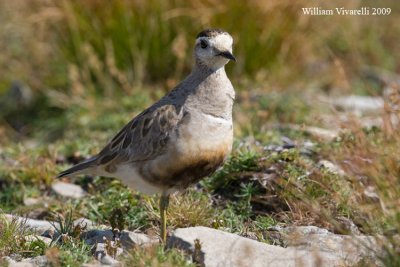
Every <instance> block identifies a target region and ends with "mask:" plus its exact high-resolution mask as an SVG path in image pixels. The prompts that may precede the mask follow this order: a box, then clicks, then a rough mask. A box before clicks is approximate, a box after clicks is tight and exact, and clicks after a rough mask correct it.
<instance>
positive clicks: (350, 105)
mask: <svg viewBox="0 0 400 267" xmlns="http://www.w3.org/2000/svg"><path fill="white" fill-rule="evenodd" d="M332 102H333V104H334V105H335V106H337V107H339V108H341V109H343V110H346V111H355V112H358V113H367V112H380V111H382V110H383V105H384V101H383V98H382V97H373V96H360V95H349V96H343V97H338V98H336V99H334V100H332Z"/></svg>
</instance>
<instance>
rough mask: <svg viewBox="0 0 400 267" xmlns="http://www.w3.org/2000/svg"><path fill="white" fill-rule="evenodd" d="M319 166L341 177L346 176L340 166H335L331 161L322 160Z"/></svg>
mask: <svg viewBox="0 0 400 267" xmlns="http://www.w3.org/2000/svg"><path fill="white" fill-rule="evenodd" d="M318 166H320V167H324V168H326V169H327V170H328V171H330V172H331V173H334V174H337V175H340V176H345V175H346V173H345V172H344V170H343V169H342V168H340V167H339V166H338V165H336V164H334V163H333V162H331V161H329V160H320V161H319V162H318Z"/></svg>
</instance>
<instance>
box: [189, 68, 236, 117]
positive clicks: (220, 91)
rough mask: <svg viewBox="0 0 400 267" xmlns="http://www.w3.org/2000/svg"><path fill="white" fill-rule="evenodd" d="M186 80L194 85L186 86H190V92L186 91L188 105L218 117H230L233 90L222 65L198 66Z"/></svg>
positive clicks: (233, 95)
mask: <svg viewBox="0 0 400 267" xmlns="http://www.w3.org/2000/svg"><path fill="white" fill-rule="evenodd" d="M188 80H190V81H191V84H193V85H194V84H195V85H196V86H190V87H189V86H188V87H187V88H190V89H189V90H190V92H189V91H188V92H187V93H189V95H188V103H187V104H188V106H190V107H192V108H195V109H197V110H200V111H204V112H205V113H211V114H215V115H216V116H219V117H226V118H229V119H230V118H231V112H232V104H233V99H234V97H235V92H234V90H233V87H232V84H231V82H230V80H229V79H228V77H227V75H226V73H225V68H224V67H221V68H219V69H217V70H211V69H205V68H201V67H199V66H198V68H197V69H196V68H195V69H194V70H193V71H192V73H191V74H190V75H189V77H188Z"/></svg>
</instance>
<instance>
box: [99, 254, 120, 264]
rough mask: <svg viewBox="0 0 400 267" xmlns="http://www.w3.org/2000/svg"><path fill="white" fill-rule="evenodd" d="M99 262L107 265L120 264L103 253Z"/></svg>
mask: <svg viewBox="0 0 400 267" xmlns="http://www.w3.org/2000/svg"><path fill="white" fill-rule="evenodd" d="M100 262H101V264H104V265H108V266H121V263H120V262H119V261H117V260H116V259H114V258H113V257H111V256H108V255H105V256H104V257H102V258H101V259H100Z"/></svg>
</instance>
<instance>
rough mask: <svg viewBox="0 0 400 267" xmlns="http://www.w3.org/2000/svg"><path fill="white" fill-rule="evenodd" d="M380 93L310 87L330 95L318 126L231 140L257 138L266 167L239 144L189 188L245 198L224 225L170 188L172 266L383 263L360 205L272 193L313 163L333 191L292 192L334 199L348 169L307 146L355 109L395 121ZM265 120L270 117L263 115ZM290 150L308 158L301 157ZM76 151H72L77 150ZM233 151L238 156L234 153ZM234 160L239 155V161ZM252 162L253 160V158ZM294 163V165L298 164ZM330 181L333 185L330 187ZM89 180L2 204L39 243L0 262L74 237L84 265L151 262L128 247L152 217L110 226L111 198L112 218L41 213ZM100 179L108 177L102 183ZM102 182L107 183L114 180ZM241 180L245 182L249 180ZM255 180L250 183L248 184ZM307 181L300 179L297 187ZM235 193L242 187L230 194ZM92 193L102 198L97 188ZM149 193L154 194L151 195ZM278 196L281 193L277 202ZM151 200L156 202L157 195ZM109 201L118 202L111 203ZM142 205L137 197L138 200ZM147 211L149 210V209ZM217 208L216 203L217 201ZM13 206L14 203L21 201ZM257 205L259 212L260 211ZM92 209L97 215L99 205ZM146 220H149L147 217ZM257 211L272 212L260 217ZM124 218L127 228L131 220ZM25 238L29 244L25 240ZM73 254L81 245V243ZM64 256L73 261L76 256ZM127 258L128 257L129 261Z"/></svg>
mask: <svg viewBox="0 0 400 267" xmlns="http://www.w3.org/2000/svg"><path fill="white" fill-rule="evenodd" d="M390 90H391V89H390V88H389V89H388V88H387V89H386V91H385V94H384V97H388V95H389V94H390V92H389V91H390ZM393 90H394V89H393ZM250 97H251V96H250ZM384 97H370V96H347V97H341V98H334V99H332V98H326V97H317V98H316V99H318V100H315V101H318V103H319V104H322V105H324V104H325V103H329V105H330V106H333V107H335V108H336V114H335V115H334V117H333V116H329V114H328V113H325V114H320V116H321V118H322V121H321V122H320V123H319V125H318V126H312V125H310V126H307V125H298V124H287V125H285V126H284V127H286V128H288V129H290V130H291V131H295V132H296V133H297V132H303V133H306V138H304V136H301V137H299V139H298V140H296V136H297V135H294V136H292V137H290V138H289V137H287V136H284V135H281V136H279V138H280V142H277V143H273V142H272V143H269V144H268V143H267V144H260V143H258V144H257V142H256V143H254V140H253V141H246V140H245V139H244V141H242V144H239V147H240V146H246V145H248V144H249V142H250V143H253V145H252V149H254V148H257V147H258V148H259V149H262V151H264V152H263V153H264V154H262V155H261V156H260V155H258V156H257V157H256V160H257V161H258V162H260V161H261V162H262V164H263V165H262V166H265V167H263V168H261V169H257V167H255V166H257V164H260V163H252V161H251V160H252V159H253V158H252V157H251V156H248V155H247V156H246V157H244V158H241V157H243V155H241V154H239V155H237V156H236V158H235V156H234V157H233V159H231V161H230V162H228V163H227V166H225V167H224V169H222V170H220V171H219V172H217V174H216V175H215V176H213V177H211V178H210V179H208V180H206V182H205V183H204V184H200V185H198V186H196V187H195V188H194V189H193V190H194V191H193V190H192V191H193V192H198V193H196V194H204V193H205V191H204V190H206V189H207V188H212V190H213V193H212V194H211V195H207V196H206V202H205V203H209V200H210V199H211V200H212V202H213V203H214V204H213V205H217V206H218V205H220V206H224V207H225V210H223V211H222V213H224V212H226V211H227V210H229V208H230V207H231V208H232V205H237V206H240V205H243V203H245V204H246V205H250V215H249V217H248V219H246V220H243V221H240V220H239V221H237V218H233V219H232V218H231V219H232V221H231V222H230V223H231V224H232V225H229V219H228V218H230V217H229V216H230V215H224V216H225V217H219V216H216V215H215V214H214V215H210V214H208V215H207V212H208V211H207V209H210V210H211V207H210V206H209V204H204V203H203V202H196V201H198V200H197V199H196V200H195V199H193V197H194V198H197V197H198V196H199V195H194V196H191V195H190V194H191V193H190V194H189V196H188V195H184V196H183V199H179V198H177V199H175V200H174V201H173V203H175V204H173V207H172V209H171V210H172V211H171V210H170V212H171V214H170V215H171V216H172V218H173V227H171V228H170V229H169V238H168V242H167V244H166V245H165V248H162V251H168V250H171V251H176V252H177V253H178V254H179V255H180V256H179V257H181V258H180V262H179V266H191V265H196V266H197V265H199V266H355V265H357V266H364V265H368V266H383V265H384V264H383V262H382V260H381V259H382V257H385V255H386V254H385V253H387V243H388V242H389V241H388V239H387V238H386V237H385V236H384V235H381V234H379V231H378V232H374V231H370V230H368V228H367V227H366V226H365V225H364V224H363V222H362V221H360V220H363V219H362V218H363V217H362V216H365V215H362V216H361V215H359V214H358V211H357V212H354V214H353V213H350V214H352V215H345V214H344V213H343V212H342V214H340V212H338V209H337V207H336V206H337V205H338V204H335V205H334V206H331V205H330V204H326V205H325V204H321V206H319V205H318V204H315V201H314V202H310V201H308V200H304V199H303V200H302V201H304V202H303V204H305V205H310V206H313V208H310V209H309V210H308V211H307V209H308V208H304V207H303V208H299V209H300V210H298V211H294V210H292V207H293V205H294V204H290V203H288V202H287V201H293V203H297V202H302V201H300V200H299V199H298V198H294V199H291V198H284V199H282V198H281V197H282V196H280V195H281V194H283V193H284V192H286V191H287V192H291V193H293V194H297V193H298V192H297V191H293V192H292V191H291V190H293V188H290V187H285V188H283V189H282V191H279V189H278V188H280V187H281V186H282V181H281V180H280V179H282V178H281V177H282V176H283V177H284V176H285V175H287V174H285V172H288V171H293V170H295V172H294V173H290V174H289V176H287V177H284V180H283V181H286V182H284V183H287V180H286V179H289V180H290V179H292V178H291V177H293V178H295V179H311V178H310V177H313V176H312V172H315V171H316V170H319V171H318V172H322V176H321V177H322V178H323V177H325V178H326V179H328V180H327V181H324V180H318V179H322V178H321V177H320V178H316V179H317V180H310V181H314V182H316V183H320V182H321V183H323V182H327V184H328V185H329V186H330V187H332V188H333V189H332V188H331V189H332V190H333V191H330V190H331V189H329V190H328V189H324V190H327V191H326V192H327V193H325V192H322V193H317V192H315V190H316V189H315V188H311V189H312V191H310V192H308V193H307V194H304V192H303V191H301V192H302V194H303V195H301V196H300V197H302V198H307V197H308V198H313V197H315V196H320V194H322V195H321V196H323V197H319V198H316V199H320V200H319V201H321V202H329V201H338V200H337V199H336V200H335V199H334V198H332V194H335V193H337V192H339V193H343V192H346V191H345V189H346V186H349V184H351V182H349V180H348V179H350V178H349V173H348V169H346V168H344V166H343V165H342V166H340V165H338V164H336V163H334V162H332V161H331V160H328V159H327V158H324V157H321V156H318V157H315V156H314V155H315V151H316V150H317V149H318V147H319V146H321V144H327V143H330V142H332V141H331V140H335V139H338V138H339V139H340V138H343V137H344V136H346V131H349V129H346V128H343V127H341V126H340V125H343V124H344V123H348V122H347V120H349V118H352V117H356V118H357V122H358V123H359V124H360V125H362V126H361V127H369V128H371V127H377V128H384V127H385V124H388V123H389V124H390V125H391V126H392V127H396V125H397V124H398V121H397V119H398V117H397V116H395V115H393V114H392V115H391V116H389V117H385V116H383V115H382V114H383V113H384V111H383V110H384V108H385V105H388V103H389V104H390V103H392V102H388V101H387V99H386V100H385V98H384ZM313 101H314V100H313ZM392 105H395V103H392ZM334 118H335V119H334ZM386 119H388V120H390V122H387V121H385V120H386ZM266 127H274V126H271V125H268V126H266ZM280 127H283V126H282V125H281V126H280ZM317 140H318V141H317ZM329 149H331V148H329ZM263 155H266V156H263ZM269 155H273V158H272V159H268V157H269ZM74 157H79V155H78V156H77V155H74V156H73V157H72V158H71V159H70V160H72V162H73V161H74V160H75V159H74ZM297 157H300V158H304V159H307V160H306V161H304V162H302V163H301V164H299V163H298V162H297ZM328 158H329V157H328ZM310 159H312V161H310ZM57 160H58V161H59V162H64V161H66V160H67V159H65V158H62V159H57ZM76 160H79V158H78V159H76ZM235 160H239V163H238V162H236V161H235ZM235 162H236V163H235ZM14 164H17V163H14ZM234 164H239V165H238V166H239V167H237V166H236V165H234ZM252 164H255V165H254V166H253V165H252ZM291 164H293V165H291ZM304 164H305V165H304ZM310 164H311V165H310ZM288 165H291V167H290V168H292V169H285V168H286V167H287V166H288ZM303 165H304V166H303ZM308 165H310V166H308ZM246 166H247V167H246ZM252 166H253V167H252ZM258 166H259V165H258ZM299 166H302V167H301V168H300V167H299ZM237 168H238V169H237ZM282 168H283V170H282ZM293 168H294V169H293ZM232 175H233V176H232ZM237 175H239V176H237ZM221 177H224V178H221ZM226 177H234V178H229V179H233V180H226V181H225V182H227V183H226V184H223V185H220V184H218V183H219V182H220V180H221V179H222V180H223V179H226ZM302 177H303V178H302ZM307 177H308V178H307ZM325 178H324V179H325ZM238 181H239V183H238ZM232 183H233V184H232ZM336 183H337V185H338V186H339V188H335V184H336ZM91 186H94V185H93V184H90V183H89V184H87V183H82V182H80V183H76V184H74V183H71V182H63V181H55V182H52V183H51V185H50V187H49V189H48V190H45V191H44V192H46V193H45V194H44V195H42V196H39V195H35V196H34V197H26V196H25V197H24V198H23V205H24V206H25V207H29V208H28V210H29V212H27V213H26V212H22V213H23V214H25V215H24V217H18V216H17V215H11V214H4V219H3V220H5V221H7V222H8V223H9V224H14V225H18V226H19V227H23V228H26V229H29V230H28V231H29V234H25V235H22V236H21V237H20V238H22V240H23V241H22V242H23V243H24V247H27V248H29V249H31V250H33V251H35V250H37V248H38V247H40V246H43V247H44V248H45V249H43V252H41V253H38V254H39V255H36V256H32V255H29V253H23V251H20V252H19V253H18V252H16V253H9V255H7V256H3V258H2V262H3V263H4V264H8V266H58V265H60V264H61V263H59V261H60V259H59V258H60V256H54V255H53V254H54V253H55V254H57V253H59V252H58V251H57V250H56V249H55V250H54V251H53V250H52V248H56V247H63V246H64V247H65V246H67V244H69V245H71V244H72V246H73V247H74V246H75V248H76V247H78V248H79V249H82V253H83V254H85V255H86V256H89V258H85V259H84V260H82V259H79V260H77V259H76V262H82V263H78V264H82V266H130V265H133V266H152V265H153V264H155V263H154V262H153V263H151V261H150V263H149V262H147V263H146V262H141V263H140V261H139V263H138V262H137V258H140V257H145V256H143V255H136V256H132V251H140V250H141V249H144V250H145V251H146V252H145V253H147V254H148V251H147V250H148V249H153V250H154V249H157V248H159V247H160V245H159V240H158V238H157V236H158V235H157V233H156V232H154V230H156V229H157V226H156V225H153V226H152V227H147V230H146V229H144V230H141V229H140V227H136V230H134V231H129V230H123V231H119V230H117V229H118V228H120V229H125V228H124V224H123V223H122V226H120V227H116V224H118V220H120V219H121V218H122V217H121V216H120V215H118V214H117V215H116V214H115V213H113V212H112V210H113V209H114V207H113V206H111V211H110V212H111V213H105V214H106V216H111V217H113V218H114V217H115V216H116V218H117V219H116V221H115V222H114V223H113V221H112V220H111V219H110V218H108V217H105V218H106V221H107V220H108V222H109V224H107V225H102V224H101V220H100V221H92V220H90V219H88V218H79V219H76V218H75V216H76V215H74V216H72V214H81V213H84V212H80V211H79V210H77V211H70V212H67V211H65V210H64V211H62V210H59V211H58V213H59V214H62V215H61V216H59V217H54V216H53V217H52V218H54V220H48V219H40V218H49V216H48V215H46V214H47V211H46V210H49V205H50V206H51V205H52V204H49V203H52V201H53V200H54V199H58V201H61V203H62V202H66V203H81V202H80V201H85V200H87V199H88V198H91V197H92V196H91V194H93V193H91V190H90V187H91ZM102 186H103V187H104V186H106V187H107V185H102ZM110 186H111V187H112V185H110ZM232 186H235V187H238V186H239V187H240V188H242V187H243V188H244V190H242V191H237V192H233V191H231V188H233V187H232ZM246 186H249V188H247V187H246ZM254 186H255V188H253V187H254ZM298 186H301V184H296V185H295V188H297V187H298ZM307 186H308V183H307ZM85 187H86V188H85ZM84 188H85V189H84ZM100 188H101V186H100ZM246 188H247V189H246ZM255 189H257V190H262V191H257V190H256V191H257V193H249V195H246V193H245V192H247V191H246V190H250V191H251V190H255ZM311 189H309V188H307V187H306V188H305V189H304V190H311ZM102 190H104V189H102ZM361 190H362V191H361V192H358V193H357V194H361V197H362V198H363V199H366V200H367V201H368V202H371V201H372V202H375V204H377V205H378V206H380V207H382V208H385V207H384V206H385V205H384V203H383V201H382V199H381V198H380V195H379V194H378V193H377V190H376V187H375V186H374V185H372V184H369V185H365V186H362V189H361ZM256 191H254V192H256ZM342 191H343V192H342ZM104 192H107V191H104ZM104 192H103V193H102V194H104ZM124 192H125V191H124ZM296 192H297V193H296ZM239 193H240V194H242V195H243V196H242V195H238V194H239ZM127 194H129V195H130V193H129V191H127ZM329 194H331V195H329ZM346 194H348V193H346ZM238 196H239V197H238ZM111 197H112V196H111ZM119 197H121V196H119ZM232 197H235V198H236V197H238V198H237V199H236V200H232V202H229V201H230V200H229V199H232ZM242 197H243V198H244V199H245V201H244V202H243V203H242V202H241V200H242ZM246 199H247V200H246ZM346 199H347V198H346ZM239 200H240V201H239ZM71 201H72V202H71ZM95 201H107V200H106V199H102V198H100V199H98V200H95ZM108 201H111V200H108ZM153 201H155V200H154V199H153ZM282 201H286V202H285V203H283V202H282ZM190 202H195V204H194V205H199V206H200V207H199V208H198V209H197V210H194V212H192V213H190V212H191V210H192V209H193V206H189V207H187V208H188V210H183V211H182V210H181V211H179V210H178V211H176V212H175V213H174V209H176V208H179V206H182V205H191V204H190ZM61 203H60V202H58V204H57V205H61V206H60V207H61V208H62V204H61ZM83 203H84V202H83ZM129 203H131V202H129ZM135 203H136V202H135ZM152 203H153V204H152V205H153V206H154V204H155V202H152ZM94 204H99V203H95V202H94V203H92V204H90V203H89V204H84V205H89V206H91V205H94ZM286 204H287V206H286V208H285V205H286ZM74 205H75V208H77V209H79V208H82V207H84V206H82V204H73V206H74ZM113 205H114V204H113ZM115 205H117V207H118V204H115ZM136 205H137V204H136ZM140 205H143V203H142V204H140ZM146 205H147V204H145V206H146ZM202 205H204V206H202ZM230 205H231V206H230ZM349 205H350V204H349ZM35 207H40V208H35ZM98 208H99V206H97V208H94V210H95V212H97V214H95V215H94V216H95V217H94V218H98V216H99V212H102V211H101V210H100V209H99V210H97V209H98ZM236 208H237V207H236ZM236 208H235V207H233V208H232V209H233V210H235V209H236ZM294 208H296V207H294ZM151 209H153V208H150V211H151ZM317 209H321V210H317ZM22 210H23V209H22ZM117 210H118V209H117ZM103 212H104V211H103ZM148 212H149V211H148ZM152 212H155V211H154V210H152ZM180 212H181V213H180ZM217 212H221V210H219V211H217ZM235 212H236V213H235V214H236V215H235V216H245V215H243V214H242V213H241V212H246V211H240V210H239V211H238V210H236V211H235ZM302 212H304V214H302ZM325 212H333V213H334V214H335V215H332V214H333V213H332V214H329V215H328V216H325V215H320V214H324V213H325ZM18 213H21V209H20V211H19V212H18ZM193 213H195V215H196V214H197V213H198V214H199V217H202V216H204V217H206V218H208V217H210V218H211V219H212V221H210V220H208V221H207V220H206V221H201V218H200V219H199V218H197V219H193V218H189V219H187V218H185V216H187V217H191V216H195V215H194V214H193ZM269 213H270V214H275V217H268V216H269V215H268V216H267V217H263V216H265V214H269ZM296 213H298V214H297V215H296V216H303V218H298V217H297V218H295V217H292V218H289V217H287V216H294V214H296ZM107 214H108V215H107ZM256 214H262V216H261V215H256ZM282 214H283V215H282ZM288 214H290V215H288ZM316 214H317V215H316ZM68 216H70V217H68ZM100 216H103V215H102V214H100ZM118 216H120V217H118ZM135 216H136V215H135ZM282 216H284V217H282ZM285 216H286V217H285ZM331 216H334V217H331ZM32 218H36V219H32ZM37 218H39V219H37ZM250 218H251V219H250ZM265 218H267V219H265ZM285 218H286V219H285ZM321 218H323V219H321ZM360 218H361V219H360ZM125 219H126V218H125ZM150 220H154V218H153V219H150ZM182 220H183V221H182ZM185 220H186V221H185ZM188 220H189V221H188ZM190 220H193V221H190ZM199 220H200V221H199ZM235 220H236V221H235ZM264 220H272V221H271V222H270V221H269V222H268V223H264V224H263V222H264ZM321 220H322V221H321ZM331 220H332V221H331ZM364 220H365V217H364ZM103 221H104V219H103ZM235 223H236V225H235ZM110 224H111V227H110ZM202 225H204V226H202ZM128 228H129V229H132V227H128ZM151 229H152V230H151ZM15 238H17V236H15ZM30 244H33V246H36V247H34V248H32V247H31V246H30ZM161 247H162V246H161ZM21 252H22V253H21ZM52 253H53V254H52ZM75 253H76V252H75ZM152 253H155V252H152ZM157 253H158V252H157ZM77 254H78V255H79V252H78V253H77ZM150 254H151V253H150ZM57 255H58V254H57ZM157 255H158V254H157ZM133 257H136V258H133ZM146 257H147V256H146ZM133 259H135V260H133ZM71 261H72V262H74V259H72V260H71ZM132 262H136V263H135V264H133V263H132ZM161 262H162V261H161ZM146 264H147V265H146ZM158 264H159V263H158ZM67 265H68V264H67ZM67 265H66V266H67ZM61 266H64V264H61ZM162 266H164V265H162ZM165 266H168V265H165ZM172 266H174V264H173V265H172Z"/></svg>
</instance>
